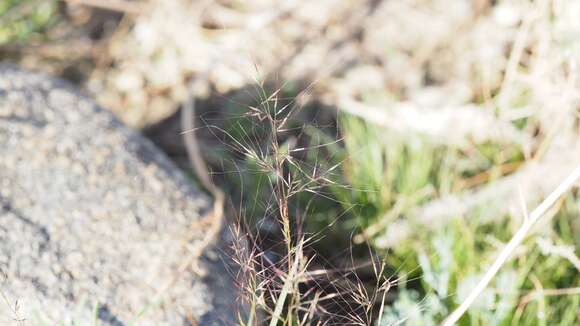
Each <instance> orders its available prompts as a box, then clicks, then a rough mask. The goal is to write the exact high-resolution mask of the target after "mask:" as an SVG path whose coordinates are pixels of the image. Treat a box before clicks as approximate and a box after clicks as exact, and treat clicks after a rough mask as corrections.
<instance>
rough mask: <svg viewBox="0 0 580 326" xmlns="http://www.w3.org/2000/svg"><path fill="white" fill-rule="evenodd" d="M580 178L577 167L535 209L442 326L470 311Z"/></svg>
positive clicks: (579, 171)
mask: <svg viewBox="0 0 580 326" xmlns="http://www.w3.org/2000/svg"><path fill="white" fill-rule="evenodd" d="M579 178H580V165H578V166H577V167H576V169H575V170H574V172H572V174H570V175H569V176H568V177H567V178H566V179H565V180H564V181H563V182H562V183H561V184H560V185H559V186H558V187H557V188H556V189H555V190H554V191H553V192H552V193H551V194H550V195H549V196H548V197H547V198H546V199H544V201H543V202H542V203H541V204H540V205H539V206H538V207H536V209H534V211H533V212H532V213H531V214H530V216H529V218H527V219H525V221H524V223H523V224H522V226H521V227H520V228H519V230H518V231H517V232H516V234H515V235H514V236H513V237H512V239H511V240H510V241H509V242H508V244H507V245H506V246H505V248H504V249H503V250H502V251H501V252H500V254H499V256H498V257H497V258H496V260H495V261H494V262H493V264H492V265H491V267H490V268H489V269H488V270H487V272H486V273H485V275H484V277H483V278H482V279H481V280H480V281H479V283H478V284H477V286H476V287H475V288H474V289H473V290H472V291H471V293H469V296H468V297H467V298H466V299H465V300H464V301H463V302H462V303H461V305H459V307H457V309H455V311H453V313H451V315H449V316H448V317H447V318H446V319H445V320H444V321H443V323H442V324H441V325H442V326H451V325H454V324H455V323H456V322H457V321H458V320H459V318H461V316H463V314H464V313H465V312H466V311H467V309H469V307H470V306H471V304H472V303H473V301H475V299H477V297H478V296H479V294H480V293H481V292H482V291H483V290H484V289H485V288H486V287H487V285H488V284H489V282H490V281H491V280H492V279H493V277H494V276H495V275H496V274H497V272H498V271H499V269H500V268H501V266H502V265H503V264H504V263H505V262H506V261H507V260H508V259H509V257H510V256H511V255H512V254H513V252H514V250H515V249H516V248H517V247H518V246H519V245H520V244H521V242H522V241H523V240H524V238H525V237H526V235H527V234H528V232H529V231H530V229H531V228H532V226H533V225H534V224H535V223H536V222H537V221H538V220H539V219H540V217H542V216H543V215H544V214H545V213H546V212H547V211H548V209H550V207H552V206H553V205H554V204H555V203H556V201H558V199H560V197H562V196H563V195H564V194H565V193H566V192H567V191H568V190H570V188H572V186H574V183H575V182H576V181H577V180H578V179H579Z"/></svg>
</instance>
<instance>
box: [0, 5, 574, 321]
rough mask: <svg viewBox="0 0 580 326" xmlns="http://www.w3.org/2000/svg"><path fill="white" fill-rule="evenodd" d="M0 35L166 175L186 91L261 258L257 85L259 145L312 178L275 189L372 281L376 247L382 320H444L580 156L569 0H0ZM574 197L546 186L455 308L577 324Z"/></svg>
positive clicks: (332, 249)
mask: <svg viewBox="0 0 580 326" xmlns="http://www.w3.org/2000/svg"><path fill="white" fill-rule="evenodd" d="M0 44H1V45H0V60H2V61H9V62H13V63H16V64H18V65H20V66H23V67H27V68H30V69H32V70H38V71H45V72H48V73H50V74H52V75H56V76H61V77H63V78H65V79H67V80H69V81H71V82H72V83H74V84H76V85H78V86H79V87H81V88H82V89H83V90H85V91H86V92H87V93H88V94H90V96H91V97H93V98H94V99H95V100H96V101H97V102H98V103H99V104H101V105H102V106H103V107H104V108H106V109H108V110H111V111H112V112H113V113H115V114H116V115H117V116H118V117H119V119H121V120H122V121H123V122H124V123H126V124H127V125H129V126H131V127H134V128H136V129H139V130H141V131H142V132H143V133H144V134H145V135H146V136H147V137H149V138H150V139H152V140H153V142H155V143H156V144H157V145H158V146H159V147H160V148H161V149H163V150H164V151H165V152H166V153H168V155H169V156H170V157H172V158H173V159H174V161H175V162H176V163H177V164H178V165H179V166H180V167H182V168H183V169H185V170H189V162H188V161H187V154H186V151H185V147H184V145H183V141H182V135H181V133H182V131H183V130H182V128H181V125H180V116H179V115H178V111H179V110H180V108H181V107H182V106H183V103H184V102H185V101H187V100H189V99H191V98H195V99H196V105H197V113H198V115H197V117H196V119H197V122H198V124H199V125H200V126H202V127H204V126H205V127H207V126H210V127H211V128H210V127H208V128H201V129H202V130H200V131H199V132H197V133H196V136H197V137H198V140H199V141H200V143H201V147H202V153H203V154H204V159H205V160H206V162H207V163H208V166H209V169H210V170H211V171H212V173H213V175H214V178H215V181H216V183H218V185H219V186H220V187H221V188H222V189H224V190H225V191H226V193H227V194H228V197H229V198H231V199H230V200H231V202H232V203H234V206H236V207H238V208H239V209H238V210H237V212H236V215H238V216H239V217H240V218H242V219H243V220H244V222H243V224H244V225H246V228H247V232H249V233H251V234H256V236H255V238H256V239H260V244H259V246H261V248H262V249H264V251H265V252H266V253H267V254H268V255H271V257H273V258H272V260H276V259H277V258H276V257H277V255H281V253H280V252H281V249H279V248H277V245H276V243H277V242H278V241H277V240H276V239H277V237H278V236H279V235H277V234H279V232H280V230H279V229H278V228H277V226H276V225H275V223H273V222H272V221H271V218H270V217H271V216H270V215H271V214H272V198H271V190H270V189H271V187H270V186H271V185H269V184H268V180H269V179H268V171H262V170H260V169H259V168H257V165H259V164H257V162H256V159H255V158H252V157H250V156H248V155H240V153H239V151H238V150H237V149H236V146H237V145H235V144H240V143H241V144H245V145H247V147H249V148H253V149H254V150H255V152H260V149H264V148H267V146H268V145H267V144H266V143H267V142H268V141H270V140H271V138H272V136H271V135H268V133H269V132H271V130H269V129H268V128H264V127H263V126H262V124H261V123H260V122H261V120H260V114H257V113H255V111H256V108H258V107H261V106H263V105H264V103H268V102H269V100H270V99H271V98H272V96H271V95H272V94H274V95H275V97H276V105H280V106H281V107H284V106H285V105H286V106H288V107H289V109H288V111H292V113H291V114H288V116H291V118H292V119H291V122H289V124H288V128H287V130H284V132H283V134H280V135H275V138H276V140H277V141H279V142H280V144H281V145H282V147H284V146H286V147H287V148H289V151H290V148H294V149H301V150H297V151H296V153H295V154H292V155H290V157H292V158H294V159H295V160H296V161H298V162H300V166H303V167H305V168H304V171H306V170H308V171H309V172H308V174H309V175H311V176H312V179H316V180H318V179H317V178H315V177H314V176H321V175H322V176H323V178H321V179H323V180H324V182H322V183H316V185H315V186H313V187H310V186H309V187H304V188H300V189H301V191H300V192H298V193H297V195H296V196H294V197H293V198H292V201H291V203H290V207H291V208H292V212H293V213H292V216H293V218H294V219H295V220H298V219H299V220H300V224H301V226H303V228H304V232H306V233H307V234H314V235H316V236H317V240H316V241H315V242H314V243H313V244H312V245H311V246H310V247H309V250H310V251H311V252H312V256H315V257H316V258H315V259H314V261H313V263H312V264H313V266H316V267H317V268H324V269H329V270H330V269H338V268H339V267H340V268H342V267H345V266H350V267H352V266H353V265H356V266H363V267H360V268H357V272H356V273H353V272H350V273H346V274H340V276H339V277H338V278H339V279H342V278H343V279H345V282H347V281H348V280H349V279H350V278H356V279H357V280H359V281H361V282H362V283H363V284H365V285H368V286H369V287H372V286H373V284H374V283H376V280H377V275H376V274H377V273H376V271H373V268H372V266H371V265H372V264H368V262H369V261H370V260H372V257H375V256H376V257H380V259H381V260H382V261H384V262H385V270H384V274H385V275H389V276H391V277H392V278H393V279H397V280H398V282H396V284H394V285H393V286H392V288H391V289H390V290H389V291H388V296H387V297H386V299H385V300H386V305H384V307H383V308H384V309H381V310H380V315H381V321H382V323H383V324H384V325H389V324H391V323H393V322H396V321H401V320H405V322H406V323H408V324H409V325H432V324H437V323H438V322H440V321H441V320H442V319H443V318H445V316H447V315H448V314H449V313H450V312H451V311H452V310H453V309H454V308H455V307H456V306H457V305H458V304H460V303H461V302H462V301H463V300H464V299H465V297H466V296H467V294H468V293H469V291H470V290H471V289H472V288H473V287H474V284H475V283H476V282H477V281H478V280H479V279H480V278H481V276H482V274H483V273H484V272H485V271H486V268H487V267H488V266H489V265H490V264H491V262H493V259H494V258H495V257H496V256H497V254H498V252H499V250H500V249H501V248H502V246H503V244H504V243H505V242H507V241H508V240H509V239H510V238H511V236H512V235H513V234H514V232H515V231H516V230H517V229H518V227H519V226H520V225H521V223H522V221H523V219H524V216H525V214H526V209H529V210H530V211H531V210H532V209H533V208H534V207H535V206H536V205H537V204H538V203H539V202H540V201H541V200H542V199H543V198H544V197H545V196H546V195H547V194H549V193H550V192H551V191H552V190H553V189H554V188H555V187H556V186H557V185H558V184H559V182H561V180H563V179H564V178H565V177H566V176H567V175H568V174H569V173H570V172H571V171H572V170H573V169H574V167H575V166H576V165H577V164H578V162H579V161H580V80H579V78H578V74H579V73H580V67H579V64H580V63H579V62H578V61H579V60H580V1H574V0H536V1H525V0H451V1H450V0H396V1H393V0H385V1H381V0H358V1H344V0H343V1H338V0H317V1H306V0H304V1H302V0H287V1H267V0H245V1H236V0H165V1H161V0H159V1H154V0H151V1H129V0H66V1H49V0H38V1H35V0H0ZM256 117H257V118H258V120H256V119H255V118H256ZM232 144H234V145H232ZM266 152H267V151H266ZM317 171H318V172H317ZM320 171H324V173H320ZM317 173H318V174H317ZM192 175H193V174H192ZM192 182H196V181H195V180H192ZM305 184H308V182H306V183H305ZM242 189H243V191H242ZM294 212H295V213H294ZM579 212H580V195H579V194H578V192H577V191H575V192H572V193H570V194H568V195H567V196H566V198H565V199H563V200H561V201H559V202H558V204H557V205H556V207H555V209H553V210H551V212H550V213H549V214H548V216H547V217H545V218H543V219H542V220H541V221H540V223H539V225H538V226H537V227H536V228H535V229H534V234H533V235H532V236H529V237H528V238H527V239H526V240H525V242H524V244H523V245H522V246H520V247H519V248H518V250H517V252H516V254H515V256H514V257H513V258H512V259H510V260H509V261H508V262H507V263H506V264H505V265H504V266H503V268H502V270H501V271H500V272H499V274H498V276H497V277H496V278H495V279H494V280H493V281H492V283H491V284H490V286H489V287H488V288H487V289H486V290H485V291H484V292H483V293H482V294H481V295H480V297H479V298H478V300H477V301H476V302H475V303H474V304H473V306H472V307H471V308H470V309H469V311H468V313H467V315H466V316H465V317H464V318H463V319H462V323H463V324H465V325H520V324H521V325H536V324H537V325H545V324H549V325H575V324H576V325H577V324H578V323H580V315H579V311H580V277H579V275H580V274H579V271H580V260H579V259H578V256H577V255H578V250H579V248H580V219H579V218H578V214H579ZM296 223H298V222H296ZM365 266H366V267H365ZM352 269H353V268H351V270H352ZM355 274H356V275H355ZM332 282H339V281H336V280H333V281H332ZM379 301H380V300H379ZM372 304H373V305H374V304H380V302H373V303H372ZM335 309H336V308H335ZM377 315H378V313H375V314H374V316H375V318H376V316H377ZM368 323H372V320H368Z"/></svg>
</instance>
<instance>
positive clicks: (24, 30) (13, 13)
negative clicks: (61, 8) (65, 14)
mask: <svg viewBox="0 0 580 326" xmlns="http://www.w3.org/2000/svg"><path fill="white" fill-rule="evenodd" d="M56 15H57V1H55V0H40V1H39V0H0V44H5V43H11V42H24V41H27V40H29V39H30V38H32V37H40V36H41V34H40V33H42V31H43V30H44V29H45V28H46V27H48V26H49V25H50V24H52V23H53V22H54V21H55V20H56Z"/></svg>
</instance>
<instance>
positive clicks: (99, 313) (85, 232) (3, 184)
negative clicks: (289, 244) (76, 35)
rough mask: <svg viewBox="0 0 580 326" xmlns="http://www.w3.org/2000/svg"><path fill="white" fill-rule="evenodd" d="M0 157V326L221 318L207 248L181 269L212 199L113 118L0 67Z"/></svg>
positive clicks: (218, 276)
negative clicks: (195, 264)
mask: <svg viewBox="0 0 580 326" xmlns="http://www.w3.org/2000/svg"><path fill="white" fill-rule="evenodd" d="M0 153H1V156H0V243H1V244H2V245H1V246H0V271H1V272H2V275H3V276H4V277H3V279H2V283H1V284H0V290H1V291H2V292H1V293H2V296H3V297H4V300H3V301H6V302H2V304H0V321H2V322H1V323H2V324H3V325H6V324H10V323H11V322H15V320H16V319H19V318H23V319H26V320H27V321H28V322H29V323H27V324H29V325H42V324H47V325H49V324H50V325H53V324H55V323H58V322H64V323H75V324H78V325H88V324H90V323H91V322H92V323H95V324H99V325H101V324H102V325H126V324H128V323H129V322H131V321H134V320H135V319H137V318H140V319H139V322H138V325H184V324H187V325H189V324H195V323H198V324H203V325H210V324H218V325H221V324H226V323H228V321H231V319H230V318H231V317H232V314H233V310H232V309H231V307H230V305H231V304H232V302H231V299H232V297H233V291H232V290H231V288H230V285H231V284H230V283H228V273H227V272H226V269H225V268H224V266H222V264H221V260H220V258H219V257H218V255H217V254H216V252H217V250H214V252H209V251H210V250H208V253H207V255H206V256H207V257H205V258H204V259H203V261H202V264H201V266H202V268H203V270H202V274H205V276H200V275H198V274H196V273H194V272H192V271H191V269H190V268H186V267H188V266H189V264H190V263H191V262H190V261H189V260H188V259H189V258H188V257H189V256H190V251H191V250H192V249H191V248H192V247H194V246H195V245H196V243H198V242H199V241H200V239H201V238H202V235H203V232H204V230H203V228H202V227H200V226H199V225H197V226H196V223H195V222H196V221H197V220H198V219H199V218H200V216H202V215H203V214H204V212H205V211H207V210H208V207H209V206H208V205H209V203H210V199H209V198H208V197H207V196H205V195H204V194H203V193H201V192H200V191H198V190H196V189H194V187H193V186H192V185H191V184H192V183H191V182H189V181H188V180H186V178H185V177H184V175H183V174H182V173H181V172H180V171H179V170H178V169H177V168H176V167H175V166H174V165H173V163H171V162H170V161H169V160H168V159H167V158H166V157H165V156H164V154H162V153H161V151H159V150H158V149H157V148H155V147H154V146H153V145H152V144H151V143H150V142H149V141H148V140H146V139H145V138H144V137H142V136H140V135H139V134H138V133H136V132H134V131H132V130H130V129H128V128H126V127H125V126H124V125H122V124H121V123H120V122H119V121H118V120H116V118H114V117H113V115H112V114H111V113H109V112H107V111H105V110H102V109H101V108H99V107H98V106H97V105H96V104H94V102H92V101H91V100H90V99H88V98H86V97H84V96H82V95H80V94H79V93H78V92H77V91H75V90H74V89H72V88H71V87H70V86H69V85H68V84H66V83H63V82H60V81H58V80H54V79H51V78H49V77H47V76H44V75H40V74H34V73H29V72H25V71H23V70H19V69H17V68H14V67H9V66H2V67H1V68H0ZM179 270H185V272H183V273H179V272H178V271H179ZM203 271H205V273H203ZM198 273H199V272H198ZM226 294H227V295H226Z"/></svg>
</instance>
